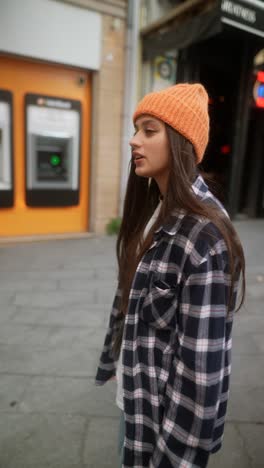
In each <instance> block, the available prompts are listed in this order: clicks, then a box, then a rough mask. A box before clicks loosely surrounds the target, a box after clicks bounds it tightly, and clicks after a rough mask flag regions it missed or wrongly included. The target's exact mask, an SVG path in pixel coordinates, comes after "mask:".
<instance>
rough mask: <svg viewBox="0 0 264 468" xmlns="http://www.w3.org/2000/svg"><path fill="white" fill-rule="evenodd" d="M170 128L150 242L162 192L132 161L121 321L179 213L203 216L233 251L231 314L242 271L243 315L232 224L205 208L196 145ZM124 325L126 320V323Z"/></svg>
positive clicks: (121, 254)
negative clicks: (141, 268) (148, 255)
mask: <svg viewBox="0 0 264 468" xmlns="http://www.w3.org/2000/svg"><path fill="white" fill-rule="evenodd" d="M165 127H166V131H167V135H168V140H169V144H170V150H171V151H170V152H171V161H170V171H169V178H168V186H167V191H166V194H165V195H164V199H163V203H162V208H161V211H160V214H159V216H158V218H157V220H156V222H155V223H154V225H153V226H152V228H151V230H150V232H149V233H148V235H147V237H146V239H145V240H143V232H144V228H145V226H146V224H147V222H148V220H149V219H150V217H151V215H152V213H153V211H154V209H155V207H156V206H157V204H158V201H159V198H160V192H159V187H158V185H157V183H156V182H155V180H154V179H148V178H143V177H139V176H137V175H136V174H135V164H134V162H133V160H132V161H131V167H130V173H129V178H128V183H127V191H126V196H125V202H124V212H123V218H122V223H121V227H120V231H119V235H118V239H117V244H116V252H117V259H118V266H119V287H120V290H121V299H120V304H119V310H120V313H121V317H122V316H123V319H124V315H125V314H126V311H127V306H128V297H129V292H130V289H131V284H132V280H133V277H134V274H135V271H136V268H137V265H138V263H139V261H140V259H141V257H142V255H143V254H144V252H145V251H146V250H147V249H148V248H149V246H150V244H151V242H152V237H153V233H154V231H155V230H156V229H157V228H158V227H159V226H160V225H162V224H163V223H164V222H165V221H166V220H168V218H169V217H170V216H171V214H172V212H173V210H175V208H176V209H181V210H184V212H186V213H187V214H195V215H200V216H203V217H205V218H207V219H209V220H210V221H212V222H213V223H214V224H215V226H216V227H217V228H218V229H219V231H220V233H221V234H222V236H223V239H224V241H225V243H226V247H227V251H228V258H229V272H230V278H231V287H230V296H229V301H228V309H227V312H229V311H230V308H231V305H232V296H233V291H234V284H235V280H236V279H237V272H238V271H240V272H241V275H242V290H241V292H242V294H241V300H240V304H239V306H238V308H237V311H238V310H239V309H240V307H241V306H242V304H243V302H244V298H245V258H244V253H243V248H242V245H241V242H240V240H239V237H238V235H237V233H236V231H235V229H234V226H233V225H232V223H231V221H230V220H229V218H228V217H227V216H226V215H224V214H223V213H222V211H221V209H220V208H219V207H217V206H215V205H209V204H206V203H204V202H203V201H201V200H200V199H199V198H198V197H197V196H196V195H195V194H194V193H193V191H192V190H191V186H192V184H193V182H194V180H195V178H196V176H197V175H198V173H199V171H198V168H197V163H196V155H195V151H194V148H193V145H192V144H191V143H190V142H189V141H188V140H187V139H186V138H184V137H183V136H182V135H181V134H179V133H178V132H177V131H176V130H174V129H173V128H171V127H170V126H169V125H167V124H165ZM175 181H177V183H175ZM123 321H124V320H122V319H121V322H123ZM121 325H122V326H121V327H120V331H119V333H118V334H117V337H116V340H115V343H114V348H113V349H114V352H115V353H117V354H118V353H119V350H120V344H121V339H122V330H123V323H121Z"/></svg>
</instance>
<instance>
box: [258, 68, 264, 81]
mask: <svg viewBox="0 0 264 468" xmlns="http://www.w3.org/2000/svg"><path fill="white" fill-rule="evenodd" d="M257 80H258V81H260V82H261V83H264V71H259V72H258V74H257Z"/></svg>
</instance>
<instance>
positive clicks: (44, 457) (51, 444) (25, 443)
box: [0, 413, 86, 468]
mask: <svg viewBox="0 0 264 468" xmlns="http://www.w3.org/2000/svg"><path fill="white" fill-rule="evenodd" d="M1 428H4V431H3V430H1V437H0V467H1V468H7V467H8V468H77V467H78V468H79V467H80V466H82V459H83V439H82V437H80V434H82V433H83V432H84V431H85V429H86V420H85V418H84V417H82V416H75V415H67V414H64V415H58V414H56V415H52V414H45V413H39V414H23V413H20V414H4V413H2V414H1Z"/></svg>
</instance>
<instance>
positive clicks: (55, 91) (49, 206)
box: [0, 0, 127, 237]
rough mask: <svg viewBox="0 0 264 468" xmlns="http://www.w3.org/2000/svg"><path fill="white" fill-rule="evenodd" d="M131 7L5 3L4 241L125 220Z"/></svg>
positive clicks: (0, 52)
mask: <svg viewBox="0 0 264 468" xmlns="http://www.w3.org/2000/svg"><path fill="white" fill-rule="evenodd" d="M126 27H127V2H126V0H111V1H110V0H109V1H108V0H106V1H99V0H97V1H94V0H71V1H70V0H58V1H56V0H24V1H23V5H21V2H20V1H19V0H0V69H1V73H0V236H4V237H6V236H7V237H9V236H10V237H12V236H28V235H30V236H32V235H33V236H35V235H36V236H38V235H45V234H61V233H63V234H65V233H82V232H87V231H93V232H98V233H102V232H105V226H106V224H107V222H108V221H109V220H110V218H113V217H116V216H117V215H118V213H119V201H120V200H119V197H120V171H121V158H122V156H121V153H122V131H123V120H122V118H123V105H124V104H123V103H124V84H125V58H126Z"/></svg>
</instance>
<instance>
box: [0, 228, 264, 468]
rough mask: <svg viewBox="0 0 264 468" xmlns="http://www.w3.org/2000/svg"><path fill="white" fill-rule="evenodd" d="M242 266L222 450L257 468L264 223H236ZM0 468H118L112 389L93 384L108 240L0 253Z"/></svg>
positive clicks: (222, 459) (262, 431) (111, 275)
mask: <svg viewBox="0 0 264 468" xmlns="http://www.w3.org/2000/svg"><path fill="white" fill-rule="evenodd" d="M236 226H237V229H238V231H239V233H240V235H241V238H242V240H243V243H244V246H245V250H246V255H247V264H248V268H247V271H248V295H247V301H246V306H245V307H243V309H242V310H241V311H240V312H239V313H238V314H237V316H236V321H235V324H234V333H233V337H234V345H233V372H232V379H231V396H230V400H229V407H228V418H227V423H226V430H225V437H224V445H223V449H222V450H221V451H220V452H219V453H217V454H216V455H214V456H212V457H211V460H210V464H209V468H261V467H263V448H262V447H263V438H264V399H263V395H264V366H263V358H264V305H263V300H264V249H263V246H264V220H261V221H251V222H249V221H240V222H237V223H236ZM0 278H1V281H0V291H1V292H0V354H1V358H0V412H1V417H0V468H110V467H111V468H116V467H117V448H116V447H117V432H118V422H119V421H118V418H119V410H118V408H117V407H116V406H115V403H114V400H115V385H116V384H115V382H111V383H108V384H106V385H105V386H104V387H95V386H94V375H95V372H96V367H97V362H98V357H99V353H100V351H101V347H102V343H103V339H104V335H105V330H106V326H107V322H108V317H109V311H110V306H111V302H112V299H113V294H114V288H115V284H116V261H115V239H114V238H107V237H101V238H99V237H98V238H96V237H94V238H90V239H79V240H56V241H48V242H39V243H38V242H36V243H32V244H28V243H27V244H22V243H21V244H17V245H10V246H2V247H1V246H0Z"/></svg>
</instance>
